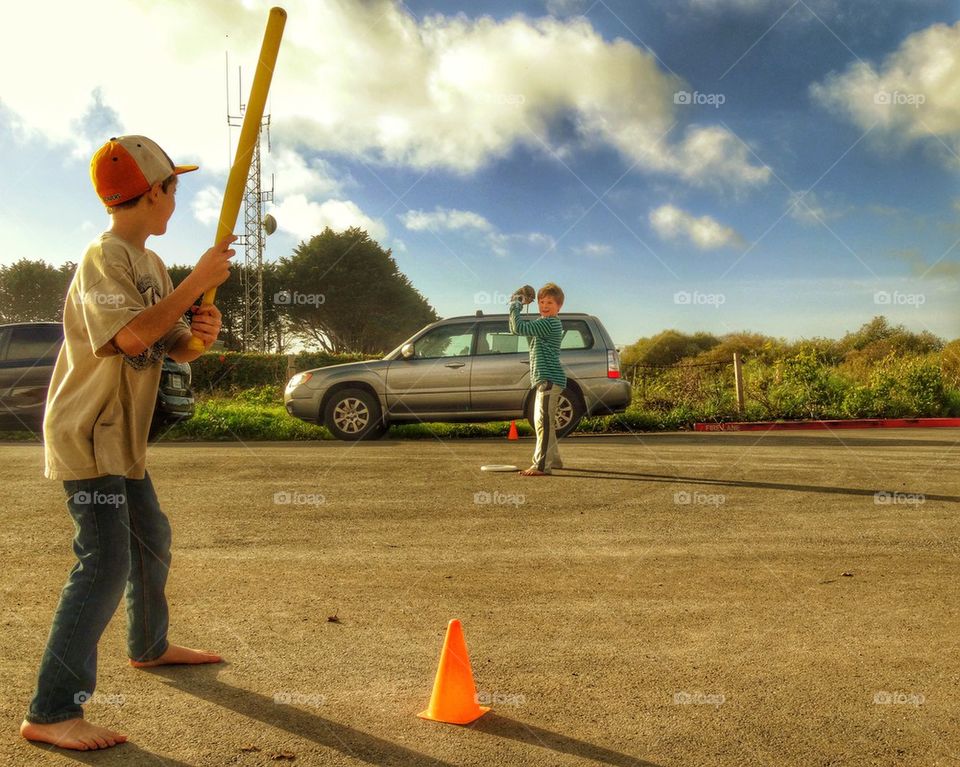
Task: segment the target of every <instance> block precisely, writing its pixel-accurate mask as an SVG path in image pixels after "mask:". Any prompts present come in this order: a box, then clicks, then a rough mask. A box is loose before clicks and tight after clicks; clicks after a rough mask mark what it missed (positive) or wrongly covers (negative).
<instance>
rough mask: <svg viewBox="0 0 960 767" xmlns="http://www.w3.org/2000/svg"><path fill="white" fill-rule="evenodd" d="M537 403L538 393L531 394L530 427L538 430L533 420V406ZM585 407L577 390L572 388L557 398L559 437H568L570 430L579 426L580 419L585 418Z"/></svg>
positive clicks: (528, 414)
mask: <svg viewBox="0 0 960 767" xmlns="http://www.w3.org/2000/svg"><path fill="white" fill-rule="evenodd" d="M536 403H537V396H536V394H535V393H534V394H531V395H530V399H529V401H528V402H527V421H529V422H530V428H532V429H533V430H534V431H536V428H537V427H536V425H535V424H534V422H533V408H534V406H535V405H536ZM583 413H584V407H583V400H582V399H581V398H580V395H579V394H577V392H575V391H573V390H571V389H564V390H563V391H562V392H560V396H559V397H558V398H557V414H556V415H557V417H556V421H555V422H554V423H555V426H556V429H557V436H558V437H566V436H567V435H568V434H569V433H570V432H572V431H573V430H574V429H576V428H577V426H578V425H579V424H580V420H581V419H582V418H583Z"/></svg>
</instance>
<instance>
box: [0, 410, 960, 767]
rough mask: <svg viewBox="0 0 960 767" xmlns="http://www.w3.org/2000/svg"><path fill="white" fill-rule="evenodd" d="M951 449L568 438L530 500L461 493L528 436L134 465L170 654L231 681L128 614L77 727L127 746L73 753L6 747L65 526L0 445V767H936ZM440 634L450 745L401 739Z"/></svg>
mask: <svg viewBox="0 0 960 767" xmlns="http://www.w3.org/2000/svg"><path fill="white" fill-rule="evenodd" d="M958 445H960V430H951V429H926V430H921V429H918V430H902V431H896V430H883V431H881V430H865V431H844V432H841V433H839V434H835V433H812V432H806V433H802V434H799V433H794V434H791V433H784V432H778V433H768V434H762V433H759V434H758V433H740V434H737V433H730V434H650V435H643V436H641V437H630V436H626V437H606V436H604V437H599V436H598V437H586V436H584V437H576V438H571V439H568V440H565V441H564V442H563V443H562V444H561V453H562V455H563V459H564V462H565V465H566V467H567V468H566V469H564V470H563V471H559V472H557V474H556V475H555V476H553V477H549V478H531V479H525V478H519V477H517V476H515V475H508V474H497V475H492V474H487V473H483V472H481V471H479V467H480V465H481V464H483V463H504V462H507V463H515V464H518V465H520V466H523V465H524V464H525V463H526V461H527V460H528V459H529V453H530V451H531V450H532V442H530V441H529V440H521V441H520V442H518V443H510V442H506V441H489V440H487V441H480V440H459V441H452V442H441V441H434V442H430V441H423V440H417V441H410V442H406V441H402V440H390V439H387V440H383V441H380V442H376V443H370V444H360V445H353V446H351V445H345V444H342V443H329V442H324V443H305V444H291V443H283V444H273V443H271V444H248V445H243V444H239V443H229V444H215V445H214V444H171V445H158V446H154V447H151V449H150V456H149V460H148V466H149V469H150V472H151V475H152V477H153V479H154V483H155V485H156V487H157V491H158V494H159V496H160V500H161V504H162V506H163V507H164V509H165V511H166V513H167V514H168V515H169V517H170V518H171V521H172V523H173V528H174V547H175V548H174V563H173V567H172V570H171V577H170V583H169V587H168V595H169V598H170V603H171V618H172V629H171V639H172V640H173V641H175V642H178V643H180V644H186V645H190V646H197V647H204V648H208V649H213V650H217V651H220V652H222V653H223V654H224V656H225V657H226V658H227V660H228V662H227V663H225V664H223V665H221V666H218V667H204V668H180V669H165V670H162V671H157V672H143V671H135V670H133V669H131V668H129V667H128V666H127V665H126V663H125V658H124V651H123V647H124V645H123V632H124V617H123V614H122V610H121V611H120V612H118V614H117V616H116V617H115V619H114V621H113V622H112V623H111V624H110V626H109V627H108V629H107V632H106V634H105V635H104V638H103V640H102V642H101V645H100V678H99V687H98V690H97V697H96V698H95V699H94V701H93V702H91V703H90V704H89V705H88V706H87V716H88V718H90V719H91V720H94V721H97V722H98V723H102V724H106V725H108V726H112V727H115V728H117V729H120V730H121V731H123V732H125V733H126V734H128V735H129V736H130V738H131V742H130V743H128V744H126V745H124V746H121V747H118V748H115V749H111V750H110V751H106V752H97V753H87V754H71V753H67V752H63V751H58V750H56V749H51V748H45V747H40V746H36V745H32V744H28V743H26V742H24V741H22V740H21V739H20V738H19V737H18V736H17V732H16V728H17V725H18V724H19V722H20V719H21V718H22V715H23V712H24V709H25V707H26V704H27V701H28V700H29V697H30V694H31V689H32V685H33V682H34V675H35V673H36V667H37V663H38V661H39V658H40V654H41V652H42V649H43V643H44V639H45V636H46V632H47V630H48V629H49V625H50V619H51V616H52V612H53V608H54V606H55V604H56V600H57V597H58V594H59V591H60V587H61V585H62V583H63V580H64V578H65V576H66V573H67V570H68V569H69V567H70V565H71V557H72V555H71V551H70V545H69V544H70V537H71V535H72V525H71V523H70V521H69V517H68V515H67V514H66V511H65V508H64V504H63V501H62V489H61V487H60V485H59V483H55V482H51V481H49V480H45V479H43V477H42V474H41V469H42V450H41V448H40V447H39V446H37V445H30V444H27V445H23V444H19V445H14V444H7V445H0V487H2V488H3V490H4V492H3V498H4V501H5V503H4V506H3V511H2V512H0V513H2V525H0V552H2V556H3V561H4V562H5V567H4V569H3V571H2V575H0V587H2V590H3V600H2V605H3V609H2V629H0V665H2V670H3V679H4V680H5V684H4V687H5V692H6V694H5V695H3V696H2V699H0V700H2V706H3V711H4V718H5V721H6V722H7V725H8V726H7V736H6V737H4V738H2V739H0V763H2V764H10V765H30V766H31V767H32V766H33V765H71V764H75V763H77V762H79V763H81V764H98V765H136V766H137V767H141V766H143V767H148V766H149V765H169V766H170V767H186V766H187V765H190V766H193V767H208V766H210V765H275V764H283V763H290V762H291V757H292V759H293V763H295V764H302V765H360V764H375V765H398V766H399V765H403V766H406V767H420V766H425V765H490V764H505V765H533V766H539V765H543V766H547V765H549V766H550V767H555V766H557V765H580V764H606V765H616V766H621V765H660V766H665V765H731V766H734V765H735V766H736V767H745V766H746V765H803V766H804V767H807V766H811V765H822V766H824V767H826V765H844V767H846V766H847V765H899V764H903V765H922V766H924V767H926V766H932V765H954V766H955V765H958V764H960V715H958V713H960V653H958V641H960V640H958V637H960V619H958V608H957V603H958V574H960V545H958V540H960V538H958V534H960V522H958V514H957V512H958V509H960V506H958V502H960V475H958V473H957V471H956V468H955V462H956V457H957V455H958V450H957V446H958ZM878 492H879V493H883V495H879V496H878V495H876V494H877V493H878ZM333 616H335V617H336V618H337V620H336V621H331V620H330V618H331V617H333ZM450 618H459V619H461V621H462V622H463V626H464V630H465V634H466V639H467V644H468V647H469V651H470V656H471V661H472V664H473V671H474V676H475V678H476V682H477V687H478V690H479V693H480V695H481V696H483V697H484V698H485V699H488V700H491V701H492V705H493V711H492V712H491V713H489V714H487V715H486V716H484V717H482V718H481V719H479V720H478V721H477V722H475V723H474V724H473V725H470V726H468V727H457V726H453V725H443V724H437V723H434V722H426V721H423V720H421V719H418V718H417V717H416V713H417V712H418V711H420V710H422V709H423V708H425V707H426V704H427V702H428V700H429V696H430V691H431V687H432V683H433V675H434V673H435V670H436V664H437V660H438V656H439V652H440V646H441V643H442V641H443V633H444V630H445V627H446V624H447V621H448V620H449V619H450Z"/></svg>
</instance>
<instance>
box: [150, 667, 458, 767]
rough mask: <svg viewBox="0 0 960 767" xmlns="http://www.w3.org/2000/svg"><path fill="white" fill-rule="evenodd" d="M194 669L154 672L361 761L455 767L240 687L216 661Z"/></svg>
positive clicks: (206, 697)
mask: <svg viewBox="0 0 960 767" xmlns="http://www.w3.org/2000/svg"><path fill="white" fill-rule="evenodd" d="M191 670H192V671H194V673H191V674H184V673H183V672H184V669H179V670H172V669H166V668H154V669H149V670H148V672H149V673H152V674H154V675H156V676H161V677H163V678H164V679H165V680H166V683H167V684H168V685H170V686H171V687H174V688H175V689H177V690H180V691H181V692H185V693H189V694H190V695H194V696H196V697H198V698H201V699H202V700H205V701H208V702H210V703H213V704H214V705H217V706H221V707H222V708H226V709H229V710H230V711H234V712H236V713H238V714H241V715H242V716H246V717H249V718H250V719H256V720H257V721H260V722H263V723H264V724H268V725H270V726H271V727H279V728H280V729H281V730H286V731H287V732H289V733H291V734H292V735H296V736H297V737H300V738H306V739H308V740H312V741H313V742H314V743H316V744H318V745H320V746H323V747H324V748H330V749H333V750H334V751H339V752H340V753H342V754H344V755H345V756H349V757H351V758H352V759H356V760H357V761H359V762H366V763H367V764H376V765H397V767H401V766H402V767H427V766H428V765H429V766H430V767H454V765H452V764H450V763H449V762H445V761H443V760H442V759H437V758H435V757H432V756H428V755H427V754H421V753H420V752H419V751H413V750H412V749H409V748H406V747H405V746H401V745H399V744H398V743H393V742H392V741H389V740H384V739H383V738H378V737H377V736H376V735H371V734H370V733H368V732H362V731H361V730H357V729H354V728H353V727H349V726H347V725H345V724H340V722H335V721H333V720H332V719H326V718H325V717H322V716H317V715H316V714H310V713H307V712H306V711H302V710H300V709H298V708H295V707H294V706H284V705H279V704H277V703H275V702H274V701H273V699H272V698H268V697H267V696H266V695H261V694H260V693H256V692H253V691H251V690H245V689H243V688H241V687H234V686H233V685H230V684H227V683H226V682H222V681H220V680H219V679H217V678H215V677H214V676H212V674H213V673H215V669H213V667H211V670H207V669H200V668H197V669H191Z"/></svg>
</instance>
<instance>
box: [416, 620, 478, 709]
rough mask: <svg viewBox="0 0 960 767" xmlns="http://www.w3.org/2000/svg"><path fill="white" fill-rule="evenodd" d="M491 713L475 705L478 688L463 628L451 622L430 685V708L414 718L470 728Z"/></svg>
mask: <svg viewBox="0 0 960 767" xmlns="http://www.w3.org/2000/svg"><path fill="white" fill-rule="evenodd" d="M489 710H490V709H489V708H487V707H486V706H480V705H478V704H477V687H476V685H475V684H474V682H473V672H472V671H471V670H470V658H469V657H468V656H467V643H466V641H465V640H464V638H463V626H461V625H460V621H458V620H457V619H453V620H452V621H450V623H449V624H448V625H447V636H446V638H445V639H444V640H443V650H442V651H441V652H440V666H439V667H438V668H437V678H436V679H435V680H434V682H433V694H432V695H431V696H430V706H429V707H428V708H427V710H426V711H421V712H420V713H419V714H417V716H419V717H420V718H421V719H432V720H433V721H434V722H447V723H448V724H470V722H472V721H474V720H475V719H479V718H480V717H481V716H483V715H484V714H485V713H487V712H488V711H489Z"/></svg>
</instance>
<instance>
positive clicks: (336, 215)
mask: <svg viewBox="0 0 960 767" xmlns="http://www.w3.org/2000/svg"><path fill="white" fill-rule="evenodd" d="M270 213H271V214H273V216H274V218H276V219H277V228H279V229H282V230H283V231H285V232H289V233H290V234H292V235H293V236H294V237H297V238H299V239H301V240H308V239H310V238H311V237H313V236H314V235H317V234H320V233H321V232H322V231H323V230H324V229H325V228H326V227H328V226H329V227H330V228H331V229H333V230H334V231H335V232H342V231H343V230H344V229H349V228H350V227H351V226H358V227H360V228H361V229H364V230H366V232H367V234H369V235H370V237H372V238H373V239H375V240H377V241H382V240H383V239H384V238H385V237H386V236H387V227H386V226H385V225H384V223H383V222H382V221H380V220H379V219H373V218H370V217H369V216H367V215H366V214H365V213H364V212H363V211H362V210H360V208H359V207H358V206H357V204H356V203H355V202H352V201H350V200H327V201H326V202H322V203H318V202H314V201H312V200H308V199H307V197H306V196H305V195H302V194H293V195H290V196H288V197H286V198H285V199H284V200H283V202H281V203H280V204H278V205H275V206H273V207H272V208H271V210H270Z"/></svg>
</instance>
